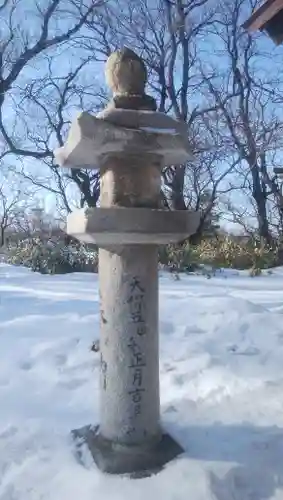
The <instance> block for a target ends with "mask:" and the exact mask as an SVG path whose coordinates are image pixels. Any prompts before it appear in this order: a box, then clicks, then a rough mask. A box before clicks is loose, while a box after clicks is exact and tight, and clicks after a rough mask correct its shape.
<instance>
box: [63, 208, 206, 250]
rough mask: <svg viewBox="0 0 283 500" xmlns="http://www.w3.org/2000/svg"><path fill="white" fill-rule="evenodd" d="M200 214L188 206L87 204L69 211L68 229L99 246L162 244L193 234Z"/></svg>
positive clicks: (68, 231) (76, 235) (84, 240)
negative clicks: (170, 207)
mask: <svg viewBox="0 0 283 500" xmlns="http://www.w3.org/2000/svg"><path fill="white" fill-rule="evenodd" d="M199 218H200V215H199V213H198V212H191V211H187V210H174V211H170V210H158V209H151V208H121V207H109V208H88V209H86V210H85V209H79V210H75V211H74V212H72V213H71V214H70V215H68V218H67V233H68V234H69V235H70V236H73V237H75V238H77V239H78V240H79V241H81V242H84V243H95V244H97V245H99V246H104V245H105V246H107V245H123V244H124V245H125V244H153V245H164V244H167V243H176V242H178V241H182V240H184V239H186V238H187V237H188V236H189V235H191V234H194V233H195V231H196V229H197V227H198V224H199Z"/></svg>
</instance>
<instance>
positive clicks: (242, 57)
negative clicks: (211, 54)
mask: <svg viewBox="0 0 283 500" xmlns="http://www.w3.org/2000/svg"><path fill="white" fill-rule="evenodd" d="M246 6H247V2H246V1H245V0H235V2H233V3H231V2H228V1H226V0H224V1H223V2H221V5H220V7H221V9H220V13H219V15H218V20H217V22H216V23H215V24H214V26H213V28H212V32H213V34H214V35H215V39H216V40H218V41H219V43H218V47H219V49H218V55H219V58H218V59H217V58H216V62H217V61H220V60H221V65H223V64H224V63H225V69H224V71H223V69H222V68H220V66H218V65H217V63H216V64H213V63H214V61H213V62H212V63H211V64H210V65H206V67H204V66H203V76H204V80H205V82H206V89H207V90H206V91H207V92H208V93H210V95H211V97H212V100H213V102H215V103H216V104H217V106H218V110H219V116H220V121H221V123H222V137H223V139H222V140H223V142H225V143H226V144H227V147H228V148H229V149H230V151H231V152H232V153H233V155H234V156H238V168H237V169H235V172H234V174H235V181H234V182H235V183H236V184H237V183H238V179H239V178H240V179H241V188H242V189H243V190H247V189H248V190H249V193H250V195H251V196H252V199H253V202H254V208H255V216H256V220H257V226H258V233H259V236H260V237H261V238H263V239H264V240H265V241H266V242H270V241H271V239H272V235H271V228H270V225H269V222H268V210H269V207H268V205H269V200H270V197H271V196H272V197H273V198H275V199H276V200H277V204H278V203H279V200H280V190H279V186H278V183H277V180H276V178H275V176H274V175H273V170H272V168H271V167H272V166H273V165H272V155H273V154H274V151H275V150H277V151H279V150H280V149H281V148H282V145H283V144H282V140H281V137H282V127H283V122H282V120H281V118H280V114H279V113H278V106H277V105H276V98H277V99H278V98H279V97H280V95H281V93H282V83H280V79H279V80H278V76H276V75H275V73H273V72H272V71H270V69H269V70H268V71H264V69H263V68H262V64H263V61H264V59H265V53H264V51H263V48H260V46H259V43H258V41H257V40H256V39H253V38H251V37H250V36H249V35H247V34H246V33H244V32H243V30H242V29H241V24H242V20H243V18H244V16H245V15H246V14H245V13H246V10H245V9H246ZM220 56H221V58H222V59H220ZM257 63H258V64H259V63H261V67H260V69H257ZM274 89H277V90H276V91H275V90H274ZM230 91H232V92H233V93H234V97H233V99H231V100H229V101H228V102H227V99H226V97H227V92H230Z"/></svg>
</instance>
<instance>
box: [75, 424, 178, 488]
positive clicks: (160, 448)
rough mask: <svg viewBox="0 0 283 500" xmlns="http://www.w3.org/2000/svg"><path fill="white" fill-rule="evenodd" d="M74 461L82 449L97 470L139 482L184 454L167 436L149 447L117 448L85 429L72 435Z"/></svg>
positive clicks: (78, 430) (115, 445) (97, 433)
mask: <svg viewBox="0 0 283 500" xmlns="http://www.w3.org/2000/svg"><path fill="white" fill-rule="evenodd" d="M72 434H73V438H74V441H75V445H76V452H77V456H78V459H79V460H81V455H82V450H81V449H82V446H84V445H86V446H87V447H88V449H89V451H90V453H91V455H92V457H93V459H94V462H95V463H96V465H97V467H98V468H99V469H100V470H101V471H102V472H106V473H108V474H129V475H130V477H131V478H132V479H141V478H144V477H148V476H150V475H152V474H157V473H158V472H160V471H161V470H162V469H163V467H164V466H165V465H166V464H167V463H168V462H170V461H171V460H174V459H175V458H177V457H178V456H179V455H181V454H182V453H184V450H183V448H182V447H181V446H180V445H179V444H178V443H177V442H176V441H175V440H174V439H173V438H172V437H171V436H169V435H168V434H165V433H164V434H162V436H161V439H160V440H159V441H158V442H156V443H152V444H151V445H150V446H140V445H139V446H121V445H117V444H115V443H113V442H111V441H108V440H107V439H104V438H103V437H102V436H101V434H100V433H99V428H98V427H94V428H93V427H91V426H85V427H82V428H81V429H76V430H74V431H72Z"/></svg>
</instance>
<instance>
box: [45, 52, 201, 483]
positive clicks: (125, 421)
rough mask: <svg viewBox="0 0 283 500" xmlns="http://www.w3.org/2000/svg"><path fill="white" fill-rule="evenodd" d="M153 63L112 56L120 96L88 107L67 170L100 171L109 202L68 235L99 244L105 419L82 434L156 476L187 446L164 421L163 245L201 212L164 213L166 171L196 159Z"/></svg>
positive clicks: (77, 217)
mask: <svg viewBox="0 0 283 500" xmlns="http://www.w3.org/2000/svg"><path fill="white" fill-rule="evenodd" d="M146 80H147V71H146V67H145V64H144V62H143V61H142V60H141V59H140V58H139V57H138V56H137V55H136V54H135V53H134V52H132V51H131V50H130V49H127V48H125V49H123V50H120V51H117V52H115V53H113V54H112V55H111V56H110V57H109V59H108V61H107V63H106V81H107V84H108V85H109V87H110V89H111V90H112V93H113V98H112V100H111V101H110V103H109V105H108V106H107V107H106V109H105V110H104V111H102V112H101V113H99V114H98V115H97V116H92V115H91V114H88V113H85V112H83V113H81V114H80V115H79V116H78V117H77V118H76V120H75V121H74V122H73V123H72V125H71V128H70V132H69V136H68V138H67V141H66V144H65V145H64V147H63V148H60V149H58V150H57V151H56V152H55V156H56V158H57V161H58V163H59V164H60V165H61V166H63V167H64V166H66V167H68V166H71V167H72V168H88V169H99V170H100V178H101V181H100V191H101V195H100V207H99V208H87V209H81V210H76V211H74V212H73V213H72V214H70V215H69V216H68V220H67V232H68V234H69V235H71V236H73V237H76V238H77V239H78V240H80V241H81V242H85V243H95V244H96V245H98V247H99V286H100V308H101V321H100V351H101V373H100V377H101V385H100V423H99V426H97V427H92V426H87V427H84V428H83V429H79V430H77V431H74V435H75V437H80V438H82V441H84V442H85V443H86V444H87V446H88V447H89V449H90V451H91V454H92V456H93V458H94V460H95V462H96V464H97V466H98V467H99V468H100V469H101V470H103V471H105V472H108V473H114V474H115V473H116V474H120V473H131V474H132V475H135V474H138V475H139V474H147V473H150V472H152V471H157V470H159V469H160V468H162V466H163V465H164V464H165V463H166V462H168V461H169V460H171V459H172V458H174V457H175V456H177V455H178V454H180V453H181V452H182V448H181V446H180V445H179V444H178V443H176V442H175V441H174V440H173V438H172V437H170V436H169V435H168V434H166V433H165V432H164V431H163V430H162V427H161V423H160V399H159V349H158V344H159V333H158V245H163V244H167V243H176V242H178V241H180V240H184V239H185V238H187V237H188V236H189V235H190V234H192V233H194V232H195V230H196V228H197V226H198V222H199V216H198V214H197V213H195V212H189V211H169V210H163V209H161V205H160V193H161V171H162V169H163V168H164V167H166V166H168V165H179V164H183V163H184V162H186V161H188V160H189V159H190V158H192V155H191V150H190V147H189V144H188V130H187V126H186V124H185V123H182V122H180V121H176V120H174V119H173V118H171V117H170V116H167V115H165V114H163V113H159V112H157V111H156V102H155V100H154V99H153V98H152V97H150V96H148V95H146V94H145V85H146Z"/></svg>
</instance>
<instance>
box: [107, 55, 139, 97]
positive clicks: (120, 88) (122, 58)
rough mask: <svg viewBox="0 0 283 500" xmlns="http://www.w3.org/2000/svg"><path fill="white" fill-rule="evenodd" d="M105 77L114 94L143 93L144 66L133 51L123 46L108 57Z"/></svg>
mask: <svg viewBox="0 0 283 500" xmlns="http://www.w3.org/2000/svg"><path fill="white" fill-rule="evenodd" d="M105 79H106V83H107V85H108V86H109V88H110V89H111V90H112V92H113V94H114V95H116V94H133V95H135V94H136V95H143V94H144V89H145V84H146V80H147V70H146V66H145V64H144V62H143V60H142V59H141V58H140V57H139V56H138V55H137V54H135V52H133V51H132V50H131V49H129V48H127V47H125V48H123V49H122V50H117V51H116V52H113V53H112V54H111V55H110V56H109V57H108V59H107V62H106V65H105Z"/></svg>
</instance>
